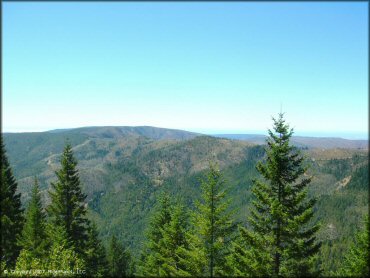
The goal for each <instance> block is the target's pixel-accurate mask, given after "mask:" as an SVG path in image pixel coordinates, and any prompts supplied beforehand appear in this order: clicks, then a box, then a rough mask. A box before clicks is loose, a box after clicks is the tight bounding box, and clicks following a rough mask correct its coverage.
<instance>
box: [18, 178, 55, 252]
mask: <svg viewBox="0 0 370 278" xmlns="http://www.w3.org/2000/svg"><path fill="white" fill-rule="evenodd" d="M45 229H46V214H45V212H44V211H43V208H42V204H41V197H40V189H39V185H38V182H37V179H36V178H35V181H34V185H33V188H32V196H31V201H30V202H29V204H28V208H27V211H26V222H25V224H24V227H23V231H22V234H21V236H20V237H19V245H20V246H21V248H22V249H24V250H26V251H28V252H29V254H30V255H31V256H32V257H34V258H39V259H42V258H45V255H46V252H47V248H48V241H47V234H46V231H45Z"/></svg>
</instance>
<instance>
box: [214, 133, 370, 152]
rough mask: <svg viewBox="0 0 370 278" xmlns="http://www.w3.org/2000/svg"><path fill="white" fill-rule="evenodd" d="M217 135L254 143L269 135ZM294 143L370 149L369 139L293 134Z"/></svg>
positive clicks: (315, 146)
mask: <svg viewBox="0 0 370 278" xmlns="http://www.w3.org/2000/svg"><path fill="white" fill-rule="evenodd" d="M214 136H216V137H221V138H227V139H233V140H243V141H248V142H251V143H254V144H265V143H266V139H267V136H265V135H261V134H216V135H214ZM291 141H292V143H293V144H295V145H297V146H300V147H308V148H321V149H332V148H344V149H368V147H369V141H368V140H349V139H343V138H338V137H308V136H293V137H292V140H291Z"/></svg>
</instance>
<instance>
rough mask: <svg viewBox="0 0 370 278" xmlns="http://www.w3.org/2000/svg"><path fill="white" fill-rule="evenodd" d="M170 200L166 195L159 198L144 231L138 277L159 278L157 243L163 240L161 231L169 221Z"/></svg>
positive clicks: (159, 252) (159, 265)
mask: <svg viewBox="0 0 370 278" xmlns="http://www.w3.org/2000/svg"><path fill="white" fill-rule="evenodd" d="M171 209H172V207H171V200H170V196H169V195H168V194H162V195H161V196H160V197H159V201H158V205H157V208H156V209H155V213H154V214H153V216H152V217H151V220H150V223H149V227H148V229H147V231H146V238H147V240H146V242H145V243H144V248H143V251H142V254H141V257H140V262H139V264H138V266H137V270H136V272H137V274H138V275H139V276H159V275H160V273H159V270H160V267H161V265H162V262H161V259H160V256H161V250H160V248H159V244H158V243H159V242H160V241H161V240H162V239H163V235H162V229H163V228H164V227H165V225H168V224H169V223H170V221H171Z"/></svg>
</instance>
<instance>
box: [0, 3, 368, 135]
mask: <svg viewBox="0 0 370 278" xmlns="http://www.w3.org/2000/svg"><path fill="white" fill-rule="evenodd" d="M367 10H368V3H366V2H357V3H356V2H355V3H349V2H337V3H324V2H318V3H307V2H295V3H294V2H280V3H270V2H263V3H256V2H249V3H248V2H244V3H243V2H234V3H226V2H220V3H211V2H203V3H201V2H198V3H189V2H182V3H165V2H151V3H150V2H141V3H134V2H127V3H124V2H121V3H113V2H111V3H103V2H97V3H93V2H92V3H68V2H61V3H50V2H49V3H37V2H33V3H10V2H5V3H4V2H3V11H2V13H3V14H2V20H3V30H2V36H3V37H2V58H3V59H2V61H3V64H2V67H3V68H2V69H3V76H2V78H3V88H2V89H3V90H2V100H3V103H2V127H3V131H5V132H8V131H11V132H19V131H42V130H49V129H55V128H72V127H81V126H99V125H116V126H124V125H151V126H158V127H167V128H178V129H185V130H193V131H199V132H208V133H248V132H249V133H250V132H265V131H266V129H267V128H269V127H271V124H272V121H271V116H274V115H277V113H278V112H279V111H280V107H281V106H282V110H283V111H284V112H286V118H287V121H288V122H289V123H290V124H291V126H292V127H294V128H295V130H296V132H297V134H302V135H318V134H322V135H340V136H343V137H356V136H357V137H362V138H366V137H367V133H368V73H369V72H368V59H369V58H368V14H367Z"/></svg>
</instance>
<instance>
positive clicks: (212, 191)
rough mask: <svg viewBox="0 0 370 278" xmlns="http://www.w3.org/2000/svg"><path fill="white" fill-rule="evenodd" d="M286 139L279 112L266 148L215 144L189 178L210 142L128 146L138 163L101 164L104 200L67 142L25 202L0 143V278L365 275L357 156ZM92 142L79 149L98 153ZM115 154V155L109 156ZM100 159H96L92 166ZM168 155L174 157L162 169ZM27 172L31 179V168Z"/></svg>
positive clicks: (361, 170) (362, 181) (363, 192)
mask: <svg viewBox="0 0 370 278" xmlns="http://www.w3.org/2000/svg"><path fill="white" fill-rule="evenodd" d="M292 135H293V130H292V129H290V128H289V125H288V124H286V122H285V120H284V118H283V115H282V114H279V116H278V118H277V119H274V123H273V128H272V130H269V137H268V139H267V145H266V146H265V147H263V146H250V145H248V144H245V146H244V145H240V144H234V143H229V141H225V142H227V143H225V144H224V145H223V147H224V148H228V149H227V150H228V151H227V152H226V153H225V152H217V153H216V151H215V152H214V153H212V154H211V155H210V156H205V157H206V159H205V160H206V161H203V162H206V164H207V165H208V167H207V168H205V169H203V168H201V170H200V171H197V172H194V171H191V169H192V167H195V166H194V163H193V161H194V160H200V159H199V157H201V155H202V153H208V152H209V150H212V152H213V151H214V150H215V149H219V147H217V141H215V140H212V139H209V138H207V137H206V138H203V137H197V138H195V139H194V140H192V141H186V143H182V144H183V145H176V144H174V145H168V146H167V145H166V146H165V150H166V151H163V148H160V144H161V143H160V142H155V144H156V146H157V147H156V148H150V149H148V151H147V152H146V153H145V151H140V152H139V150H138V148H133V152H137V153H140V155H142V153H145V156H144V158H143V159H142V160H139V159H138V156H134V155H132V154H131V155H130V157H131V159H122V160H119V159H117V160H116V161H115V163H113V162H110V163H108V164H107V165H106V166H105V167H106V168H107V169H108V170H109V171H108V173H109V175H105V174H103V175H104V181H105V182H106V183H107V184H109V185H110V186H111V188H112V190H111V191H106V190H103V189H102V188H96V186H97V185H96V186H92V187H93V188H91V187H90V188H89V190H86V192H84V190H83V189H84V188H86V187H84V186H83V185H82V183H81V179H80V174H81V173H80V171H79V168H78V161H77V159H80V158H81V157H76V155H75V152H74V150H73V149H72V144H71V141H72V142H74V141H75V140H80V141H81V142H83V140H84V139H82V138H81V137H79V136H80V135H78V134H76V135H75V137H74V138H71V139H70V142H68V143H67V144H66V145H65V146H64V150H63V153H62V156H61V159H60V161H59V162H58V163H59V165H58V167H57V168H56V169H55V173H54V176H53V182H51V183H50V187H48V189H47V190H46V191H45V190H42V188H41V186H40V184H41V183H42V184H44V183H45V181H46V178H45V175H37V174H35V177H34V178H33V179H32V181H28V182H29V183H30V184H29V185H28V186H29V187H30V190H28V192H29V193H28V194H27V196H22V195H21V194H20V193H19V189H18V183H17V181H16V179H15V177H14V174H13V170H12V167H11V166H10V163H9V161H8V158H7V154H6V152H5V146H4V144H3V139H1V140H2V141H1V254H0V255H1V273H2V274H6V275H9V276H36V275H39V276H51V275H55V276H71V275H77V276H78V275H80V276H96V277H99V276H101V277H107V276H111V277H129V276H138V277H147V276H155V277H158V276H180V277H182V276H206V277H220V276H231V277H232V276H238V277H240V276H242V277H244V276H245V277H248V276H252V277H256V276H274V277H277V276H281V277H304V276H310V277H311V276H357V277H362V276H368V275H369V266H368V265H369V238H368V237H369V219H368V217H366V214H367V210H366V209H367V207H368V198H367V196H368V184H369V181H368V156H367V155H366V156H362V155H360V154H359V153H353V152H351V156H350V157H345V158H342V159H338V158H329V159H328V158H327V156H326V157H325V159H318V158H319V156H315V157H316V158H317V159H315V158H309V157H307V155H306V153H304V150H303V149H302V148H299V147H297V146H295V145H292V144H291V138H292ZM182 136H185V137H186V135H182ZM191 138H193V135H192V136H191ZM138 140H141V139H138ZM94 144H95V143H94V141H90V142H89V144H88V145H85V146H84V147H88V148H95V149H98V150H99V147H97V146H96V145H94ZM108 144H109V143H108ZM191 144H193V145H194V146H195V148H197V149H196V152H195V154H196V155H198V158H197V159H194V157H192V156H184V155H183V153H184V152H183V151H182V148H190V147H194V146H191ZM232 144H234V145H232ZM147 145H148V143H147V142H146V143H145V144H142V145H140V148H142V149H145V148H146V146H147ZM225 146H226V147H225ZM129 147H131V146H130V145H129ZM216 147H217V148H216ZM123 151H124V150H115V151H114V156H116V157H119V156H120V155H121V153H120V152H123ZM117 152H118V153H117ZM105 154H106V153H105V150H104V149H101V151H100V153H99V152H97V155H98V157H95V158H93V159H95V160H99V157H102V156H104V155H105ZM85 155H91V154H90V153H86V154H85ZM174 156H175V157H177V156H178V159H177V160H171V158H172V157H174ZM34 157H37V155H35V156H34ZM133 157H135V158H136V159H132V158H133ZM239 157H240V159H239ZM244 158H246V159H244ZM18 159H20V160H21V159H22V158H21V157H19V158H18ZM55 159H58V158H55ZM238 159H239V160H238ZM157 160H160V161H167V160H168V161H175V162H173V169H178V170H179V172H178V173H177V175H172V176H170V175H169V176H166V178H163V175H161V173H162V172H163V171H165V169H166V168H163V167H162V168H158V169H153V167H151V165H152V166H153V165H157V164H156V161H157ZM143 161H145V163H144V162H143ZM179 161H180V162H179ZM216 161H220V162H216ZM224 161H233V162H234V163H233V164H232V165H231V164H230V165H231V166H230V165H229V164H225V165H223V164H222V163H223V162H224ZM141 162H143V163H142V164H140V163H141ZM34 163H35V165H34V166H35V167H34V169H36V171H38V170H40V171H41V169H42V165H41V164H38V160H37V159H35V161H34ZM48 163H49V161H48ZM49 164H51V165H52V161H50V163H49ZM179 164H181V165H180V166H181V167H180V166H179ZM228 165H229V166H228ZM221 168H222V170H221ZM143 170H145V172H143ZM17 171H19V170H17ZM24 171H30V170H29V169H28V170H24ZM180 171H183V172H182V173H180ZM157 172H158V173H157ZM89 173H90V174H91V177H90V179H91V180H94V179H99V178H102V177H99V175H98V174H99V171H93V172H89ZM102 173H105V172H102ZM27 174H29V173H27ZM316 176H319V177H320V179H319V181H318V180H317V177H316ZM149 177H152V178H149ZM153 177H154V178H153ZM348 177H350V178H348ZM120 178H124V179H125V180H126V184H127V186H126V188H125V190H120V188H117V179H120ZM133 179H134V180H135V182H134V183H133V182H130V181H132V180H133ZM175 184H176V186H174V185H175ZM323 185H324V186H323ZM323 188H325V191H324V190H323ZM93 189H94V190H93ZM42 192H45V193H46V194H44V195H43V194H42ZM45 195H46V196H45ZM25 197H27V198H25ZM22 200H23V203H25V204H26V205H25V206H24V205H23V204H22ZM43 200H44V201H43ZM144 200H145V201H146V202H144ZM121 203H124V205H123V206H118V204H121ZM364 208H365V209H364ZM343 216H345V217H346V218H343ZM329 218H330V222H328V219H329ZM145 219H146V221H144V220H145ZM122 223H123V224H122ZM359 223H360V225H358V224H359Z"/></svg>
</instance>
